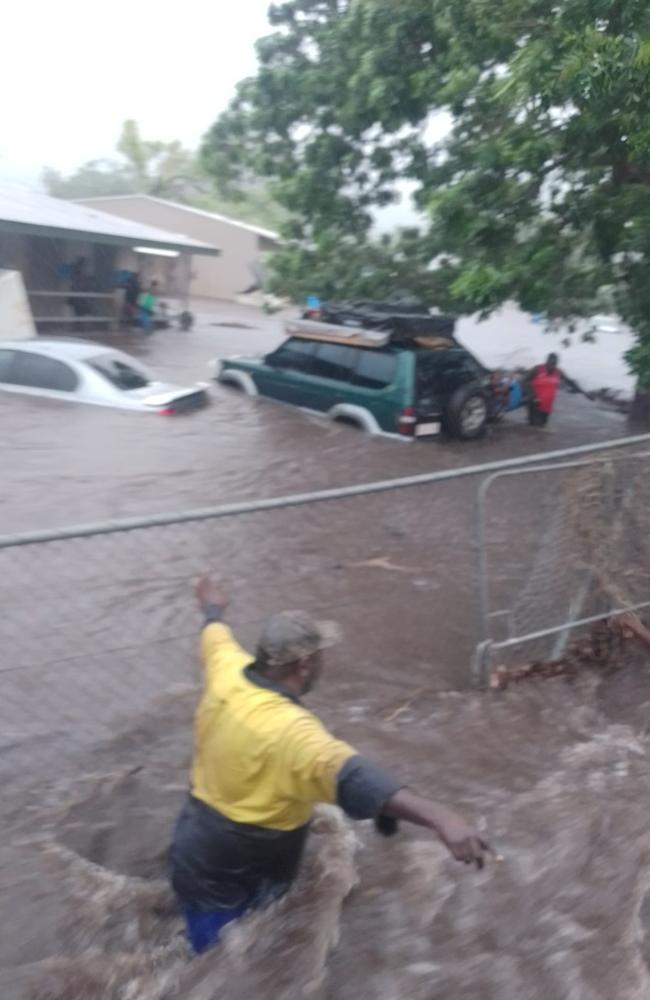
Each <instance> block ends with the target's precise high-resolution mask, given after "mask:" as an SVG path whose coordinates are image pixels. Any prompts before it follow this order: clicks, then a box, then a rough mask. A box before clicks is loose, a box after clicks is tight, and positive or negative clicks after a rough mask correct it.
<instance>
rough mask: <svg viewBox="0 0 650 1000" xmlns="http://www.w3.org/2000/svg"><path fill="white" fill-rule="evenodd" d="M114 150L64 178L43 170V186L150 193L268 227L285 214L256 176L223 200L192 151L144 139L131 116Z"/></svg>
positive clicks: (63, 194)
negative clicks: (115, 155) (114, 154)
mask: <svg viewBox="0 0 650 1000" xmlns="http://www.w3.org/2000/svg"><path fill="white" fill-rule="evenodd" d="M116 149H117V152H118V154H119V159H115V160H91V161H89V162H88V163H84V164H82V166H81V167H79V168H78V170H76V171H75V172H74V173H72V174H70V175H69V176H67V177H65V176H62V175H61V174H60V173H59V172H58V171H56V170H53V169H52V168H50V167H48V168H46V169H45V170H44V171H43V177H42V179H43V184H44V186H45V188H46V190H47V191H48V193H49V194H52V195H54V196H55V197H57V198H94V197H99V196H102V195H121V194H149V195H153V196H154V197H157V198H166V199H169V200H171V201H178V202H181V203H183V204H187V205H193V206H194V207H196V208H204V209H206V210H207V211H213V212H221V213H222V214H224V215H229V216H232V217H233V218H236V219H240V220H242V221H243V222H252V223H256V224H257V225H263V226H269V227H276V226H277V225H279V224H280V222H281V221H283V220H284V219H285V218H286V213H285V212H284V211H283V209H282V208H281V207H280V206H279V205H277V204H276V203H275V202H274V201H273V199H272V198H271V197H270V195H269V193H268V188H267V185H266V184H265V183H264V182H261V181H260V180H259V179H258V178H251V180H250V182H249V183H248V185H247V187H246V190H245V191H242V192H241V193H240V194H239V196H238V197H237V198H225V197H223V196H222V195H221V194H220V193H219V192H218V190H216V189H215V184H214V180H213V179H212V178H210V177H209V176H208V174H207V173H206V171H205V170H204V168H203V165H202V161H201V158H200V157H199V156H198V155H197V153H196V152H194V151H193V150H189V149H186V148H185V147H184V146H183V145H182V143H180V142H178V140H174V141H173V142H160V141H157V140H150V139H143V138H142V136H141V134H140V129H139V127H138V124H137V122H135V121H133V120H128V121H125V122H124V125H123V126H122V132H121V134H120V137H119V139H118V142H117V146H116Z"/></svg>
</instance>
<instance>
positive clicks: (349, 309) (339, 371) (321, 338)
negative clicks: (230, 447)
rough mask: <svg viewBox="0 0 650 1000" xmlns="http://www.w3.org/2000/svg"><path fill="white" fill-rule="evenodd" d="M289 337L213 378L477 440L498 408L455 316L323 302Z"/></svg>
mask: <svg viewBox="0 0 650 1000" xmlns="http://www.w3.org/2000/svg"><path fill="white" fill-rule="evenodd" d="M287 334H288V339H287V340H286V341H285V342H284V343H283V344H281V345H280V346H279V347H278V348H276V350H274V351H272V352H271V353H270V354H267V355H266V356H263V357H232V358H226V359H224V360H223V361H221V362H220V365H219V371H218V373H217V376H216V377H217V379H218V381H220V382H222V383H225V384H229V385H233V386H236V387H237V388H239V389H242V390H244V391H245V392H247V393H249V394H250V395H261V396H268V397H270V398H271V399H276V400H279V401H281V402H283V403H290V404H293V405H294V406H299V407H303V408H305V409H308V410H313V411H317V412H319V413H324V414H326V415H327V416H329V417H330V418H331V419H332V420H338V421H343V422H345V423H349V424H353V425H356V426H358V427H360V428H362V429H364V430H367V431H370V432H371V433H375V434H388V435H398V436H401V437H406V438H413V437H430V436H432V435H436V434H438V433H440V431H441V430H445V431H446V432H447V433H449V434H451V435H452V436H454V437H458V438H461V439H472V438H478V437H480V436H481V435H482V434H484V433H485V430H486V427H487V425H488V423H489V421H490V420H491V419H494V418H495V417H496V416H498V415H499V414H500V412H501V408H502V407H501V402H500V398H499V396H498V394H497V393H496V391H495V389H494V385H493V379H492V374H491V372H490V371H489V370H488V369H487V368H485V367H484V366H483V365H482V364H481V363H480V362H479V361H478V360H477V359H476V358H475V357H474V356H473V355H472V354H471V353H470V352H469V351H468V350H466V349H465V348H464V347H463V346H462V345H461V344H459V343H458V341H456V340H455V339H454V318H453V317H449V316H440V315H431V314H430V313H428V312H426V311H423V310H415V309H414V310H411V311H396V310H395V308H394V307H393V309H392V310H391V309H390V308H388V307H386V306H385V305H384V304H382V303H356V304H354V305H349V306H348V305H346V306H339V305H337V306H324V307H322V308H321V309H320V310H319V312H318V314H317V315H314V314H313V313H312V314H310V316H309V318H304V317H303V318H302V319H299V320H295V321H293V322H289V323H288V324H287Z"/></svg>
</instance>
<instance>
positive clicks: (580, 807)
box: [0, 307, 650, 1000]
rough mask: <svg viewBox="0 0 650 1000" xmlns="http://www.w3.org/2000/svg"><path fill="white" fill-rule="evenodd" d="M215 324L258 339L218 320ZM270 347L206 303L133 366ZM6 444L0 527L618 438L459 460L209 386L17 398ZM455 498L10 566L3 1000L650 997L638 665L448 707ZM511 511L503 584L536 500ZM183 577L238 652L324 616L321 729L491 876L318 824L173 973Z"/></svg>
mask: <svg viewBox="0 0 650 1000" xmlns="http://www.w3.org/2000/svg"><path fill="white" fill-rule="evenodd" d="M231 318H232V319H233V320H235V321H237V322H242V321H245V322H246V323H247V325H248V326H249V327H251V328H249V329H241V328H228V327H222V326H219V327H215V326H212V325H211V324H212V323H213V322H216V321H218V322H224V321H228V320H229V319H231ZM278 337H279V334H278V330H277V324H276V321H275V320H269V319H267V318H261V317H259V316H258V315H256V314H254V313H247V312H242V311H241V310H236V309H234V308H233V309H226V308H225V307H224V308H223V309H222V310H221V311H220V312H219V313H218V314H215V315H214V316H210V315H207V314H206V315H205V316H203V317H202V322H201V323H200V325H199V326H198V328H197V329H196V330H195V331H193V332H192V333H191V334H189V335H188V336H187V337H185V336H184V335H180V334H177V333H174V334H171V333H170V334H168V335H164V334H160V335H157V336H156V337H155V338H153V339H152V340H149V341H146V342H145V343H138V342H131V343H130V344H128V345H127V347H128V348H129V349H130V350H132V351H136V352H138V353H141V354H142V355H143V356H145V357H147V358H148V360H149V361H150V363H151V364H152V365H155V366H156V367H157V368H158V369H159V370H160V371H161V372H162V373H164V374H165V375H166V376H168V377H170V376H173V377H174V378H176V379H180V378H187V379H189V380H192V379H195V378H202V377H205V372H206V367H205V365H206V361H207V360H208V359H209V358H210V357H211V356H216V355H221V354H227V353H232V352H233V351H234V350H238V349H241V350H243V351H250V350H260V349H261V350H264V349H266V348H267V346H268V347H271V346H272V345H273V344H274V343H276V342H277V340H278ZM0 419H1V420H2V423H3V428H4V430H5V432H6V431H8V433H5V434H3V473H2V476H3V486H4V489H3V491H2V496H1V497H0V513H1V514H2V523H3V531H4V532H5V533H9V532H11V531H16V530H30V529H33V528H45V527H50V526H57V525H69V524H73V523H77V522H83V521H96V520H99V519H103V518H107V517H119V516H127V515H133V514H144V513H151V512H156V511H168V510H178V511H183V510H187V509H189V508H192V507H199V506H201V507H203V506H207V505H210V504H216V503H219V502H221V501H223V500H234V499H244V498H246V497H255V496H272V495H277V494H282V493H286V492H290V491H295V490H297V489H306V488H319V487H323V486H326V485H336V484H346V483H349V482H362V481H367V480H372V479H375V478H380V477H381V478H386V477H389V476H395V475H403V474H408V473H411V472H415V471H427V470H430V469H434V468H444V467H453V466H460V465H465V464H470V463H474V462H479V461H484V460H488V459H490V458H496V457H502V456H506V455H511V454H523V453H525V452H527V451H537V450H549V449H552V448H556V447H560V446H564V445H567V444H572V443H581V442H583V441H587V440H605V439H607V438H609V437H615V436H618V435H621V434H623V433H624V432H625V426H624V424H623V423H622V422H621V421H620V419H619V418H618V417H614V416H613V415H611V414H609V413H605V412H602V411H600V410H594V409H591V408H589V407H588V404H586V403H584V402H582V401H573V400H565V399H562V400H561V403H560V406H559V410H558V413H557V414H556V416H555V419H554V422H553V424H552V425H551V429H550V430H549V432H548V433H542V434H538V433H537V434H536V433H534V432H532V431H530V430H529V429H528V428H526V427H525V426H523V425H522V424H521V423H520V422H519V421H518V420H517V419H513V420H510V421H508V422H506V423H504V425H503V426H502V427H500V428H498V429H497V430H496V431H495V432H494V433H493V434H491V435H490V436H489V438H488V439H487V440H486V441H484V442H480V443H477V444H471V445H459V444H453V443H449V442H447V443H435V444H418V445H413V446H402V445H400V444H396V443H394V442H389V441H371V440H369V439H368V438H366V437H364V436H363V435H360V434H357V433H355V432H352V431H350V430H348V429H346V428H338V427H329V426H327V425H323V424H322V422H321V421H319V420H317V419H315V418H313V417H308V416H305V415H303V414H300V413H297V412H295V411H291V410H288V409H284V408H281V407H277V406H273V405H271V404H268V403H264V402H263V401H250V400H248V399H245V398H243V397H241V396H238V395H235V394H232V393H229V392H227V391H225V390H220V389H217V390H215V398H214V403H213V405H212V407H211V408H210V409H209V410H208V411H206V412H205V413H201V414H196V415H193V416H192V417H191V418H188V419H182V420H178V421H174V420H167V419H164V418H158V417H148V416H143V415H129V414H124V413H119V412H112V411H109V410H100V409H97V410H95V409H92V408H85V407H73V406H65V405H56V404H54V403H48V402H45V401H33V400H26V399H20V398H19V397H9V396H3V397H0ZM526 489H528V492H526ZM474 491H475V483H472V482H471V481H470V480H463V481H459V482H456V483H449V484H444V485H442V486H440V487H439V488H437V489H433V488H427V489H426V490H418V491H408V492H401V493H399V494H391V495H383V496H381V497H374V498H368V499H363V498H361V499H355V500H349V501H345V502H342V503H340V504H333V505H327V506H320V507H315V508H305V509H301V510H300V511H293V512H292V511H288V512H278V513H277V514H273V515H269V516H266V515H264V516H262V515H253V516H251V517H250V518H244V519H241V520H240V521H228V522H219V523H217V524H212V525H209V526H202V527H200V528H199V527H196V528H192V530H191V531H190V530H189V529H187V528H184V529H182V530H179V531H176V530H175V529H165V530H160V531H158V529H156V531H153V532H151V533H149V534H147V533H137V534H134V535H132V536H124V537H120V538H107V539H94V540H89V541H88V542H85V543H82V542H74V543H66V545H61V546H58V545H54V546H49V547H42V548H40V549H29V550H20V551H19V550H15V551H12V552H11V553H10V554H9V553H4V554H3V555H2V560H4V562H3V561H2V560H0V570H1V573H0V580H1V583H0V592H1V597H2V606H3V608H4V609H5V611H4V616H3V617H4V623H3V625H2V627H1V629H0V635H1V636H2V651H1V652H0V660H1V664H2V671H3V672H2V679H3V694H4V697H3V708H2V710H0V711H1V713H2V716H1V717H2V736H1V740H2V742H1V743H0V746H1V749H2V752H1V753H0V768H2V773H3V780H4V793H3V804H2V814H3V823H4V827H5V834H4V836H3V839H2V844H1V845H0V882H1V883H2V896H1V901H0V907H1V909H2V924H3V935H2V944H1V945H0V967H1V969H0V995H1V996H2V998H3V1000H5V998H6V1000H14V998H20V1000H23V998H29V1000H37V998H38V1000H46V998H47V1000H82V998H83V1000H95V998H100V997H101V998H106V1000H172V998H175V1000H176V998H178V1000H217V998H218V1000H224V998H228V997H233V998H235V997H238V998H240V997H244V996H245V997H260V998H268V1000H282V998H286V1000H289V998H299V997H317V998H332V1000H353V998H368V1000H371V998H377V1000H384V998H385V1000H398V998H400V1000H401V998H405V997H408V998H413V1000H420V998H421V1000H434V998H435V1000H438V998H440V1000H443V998H444V1000H447V998H450V997H459V998H460V997H462V998H464V1000H465V998H467V1000H533V998H535V1000H536V998H540V1000H542V998H544V1000H549V998H550V1000H574V998H575V1000H632V998H634V1000H637V998H638V1000H641V998H646V997H647V996H648V995H650V974H649V973H648V967H647V964H646V959H647V957H648V954H649V953H650V945H649V944H648V942H647V938H646V926H647V924H646V919H645V910H644V900H645V897H646V893H647V890H648V883H649V880H650V836H649V834H648V815H649V811H650V807H649V805H648V803H649V801H650V795H649V793H650V787H649V786H650V769H649V767H648V764H649V759H648V736H647V725H648V717H649V716H648V702H649V701H650V695H649V692H650V664H649V663H648V659H647V658H646V659H645V660H644V659H643V657H642V656H641V655H640V654H639V655H637V654H636V653H634V652H633V651H630V652H629V654H628V657H627V662H626V666H625V668H624V669H623V670H621V671H619V672H617V673H615V674H612V675H611V676H610V675H607V676H604V677H603V676H601V675H600V674H596V673H592V672H590V671H588V670H587V671H586V672H585V674H584V676H581V677H580V678H579V679H578V680H576V681H574V682H572V683H567V682H566V681H564V680H556V681H552V682H547V683H543V684H538V685H521V686H520V687H517V688H512V689H509V690H508V691H506V692H505V693H500V694H498V695H494V694H490V695H486V694H479V693H476V692H469V691H468V690H466V688H467V678H468V661H469V655H470V653H471V650H472V647H473V644H474V641H475V637H476V603H475V597H476V593H475V568H474V554H473V552H472V549H471V546H470V544H469V542H470V539H471V532H472V529H473V498H474ZM510 504H511V506H510V507H509V508H508V511H509V517H510V522H509V523H511V524H512V533H511V534H510V535H507V536H506V537H505V543H506V544H507V543H508V539H510V546H511V548H512V547H513V546H514V549H515V551H514V552H513V551H509V556H508V558H509V560H510V563H511V564H512V572H513V573H514V574H515V575H516V572H517V555H518V553H521V552H523V551H524V550H525V549H526V546H528V545H530V544H531V536H532V538H533V540H534V535H535V531H536V530H537V525H536V520H535V517H536V515H535V506H534V495H532V494H531V493H530V490H529V488H525V489H523V491H522V493H521V495H518V494H517V493H516V492H515V494H514V495H511V496H510ZM504 516H505V515H504ZM513 539H514V541H513ZM510 563H508V565H510ZM203 566H207V567H208V568H214V569H216V570H217V571H219V572H221V573H223V574H225V576H226V577H227V579H228V581H229V585H230V588H231V591H232V596H233V603H232V609H231V620H232V622H233V624H234V625H235V626H236V628H237V629H238V631H239V633H240V634H241V636H242V638H243V639H244V641H246V642H249V643H252V642H253V641H254V637H255V634H256V630H257V628H258V626H259V622H260V621H261V620H262V619H263V617H264V616H265V615H266V614H268V613H269V612H270V611H272V610H274V609H277V608H278V607H280V606H296V605H302V606H305V607H307V608H308V609H311V610H314V611H324V610H326V611H327V613H328V614H330V615H331V614H334V615H335V616H336V617H337V618H338V619H339V620H340V621H341V623H342V625H343V627H344V631H345V642H344V644H343V646H342V647H341V648H339V649H338V650H336V651H335V652H334V653H333V654H332V657H331V661H330V664H329V669H328V671H327V672H326V675H325V677H324V679H323V683H322V686H321V689H320V690H319V691H318V692H316V693H315V695H314V697H313V699H312V705H313V707H314V708H315V709H316V710H317V711H318V712H319V714H321V715H322V717H323V718H324V720H325V721H326V723H327V724H328V725H329V726H330V727H331V728H332V729H333V730H335V731H336V733H337V734H339V735H340V736H342V737H343V738H346V739H348V740H350V741H351V742H353V743H354V744H355V745H356V746H357V747H358V748H359V749H360V750H361V751H362V752H364V753H366V754H369V755H371V756H373V757H375V758H376V759H377V760H378V761H380V762H381V763H383V764H384V765H386V766H388V767H390V768H391V769H393V770H394V771H396V772H397V773H398V774H399V775H400V776H401V777H402V778H403V780H404V781H405V783H408V784H409V785H411V786H413V787H417V788H418V789H420V790H421V791H423V792H426V793H429V794H431V795H432V796H435V797H439V798H441V799H443V800H446V801H449V802H452V803H456V804H458V805H459V806H460V807H462V808H463V809H464V810H465V811H466V812H468V813H469V814H470V815H472V816H474V817H475V818H477V820H478V821H479V822H480V824H481V825H482V827H483V828H484V829H485V831H486V835H487V836H488V837H489V838H490V839H491V840H492V841H493V842H494V844H495V845H496V846H497V848H498V849H499V851H500V852H501V853H502V854H503V856H504V861H503V862H501V863H496V862H494V863H490V864H489V865H488V867H487V869H486V870H485V871H484V872H483V873H476V872H473V871H468V870H466V869H465V868H464V867H462V866H457V865H456V864H455V863H454V862H453V861H452V860H450V859H449V857H448V856H447V854H446V852H445V851H444V850H443V849H442V848H441V847H440V846H439V845H438V844H437V843H436V842H435V841H434V840H433V839H432V838H431V837H429V836H427V835H426V834H425V833H424V831H421V830H417V829H409V830H406V829H405V830H403V831H402V833H401V834H400V836H399V837H397V838H392V839H388V840H384V839H381V838H378V837H377V836H376V835H375V833H374V831H373V829H372V827H371V826H370V825H369V824H357V825H355V826H354V828H353V827H352V826H351V825H350V824H348V823H347V822H346V821H345V820H343V819H342V818H341V817H340V816H339V814H338V813H337V812H336V811H335V810H334V811H333V810H324V811H323V813H322V814H320V815H319V818H318V820H317V822H316V824H315V829H314V835H313V837H312V838H311V844H310V850H309V854H308V857H307V859H306V861H305V865H304V869H303V872H302V874H301V878H300V880H299V882H298V883H297V884H296V886H295V887H294V889H293V890H292V893H291V894H290V896H289V897H288V898H286V899H285V900H283V901H282V902H281V903H279V904H278V905H277V906H276V907H275V908H274V909H272V910H270V911H267V912H265V913H262V914H257V915H255V916H254V917H252V918H251V919H250V920H244V921H242V922H241V923H240V925H239V926H237V927H233V928H232V929H231V931H230V932H229V933H228V934H227V935H226V936H225V939H224V944H223V946H222V947H221V948H220V949H219V950H218V951H215V952H214V953H212V954H208V955H206V956H204V957H203V958H201V959H200V960H196V961H193V962H188V956H187V953H186V950H185V945H184V941H183V937H182V928H181V926H180V923H179V920H178V917H177V915H176V913H175V910H174V907H173V901H172V900H171V898H170V895H169V891H168V889H167V885H166V881H165V878H164V874H165V852H166V848H167V843H168V839H169V833H170V828H171V825H172V823H173V819H174V815H175V812H176V810H177V809H178V806H179V803H180V801H181V799H182V796H183V794H184V790H185V787H186V781H187V777H186V776H187V766H188V761H189V754H190V726H191V717H192V711H193V707H194V705H195V703H196V697H197V686H196V682H197V677H198V672H197V665H196V660H195V652H194V647H195V636H196V633H197V631H198V620H197V618H196V615H195V612H194V611H193V608H192V601H191V595H190V580H191V577H192V576H193V575H194V574H195V573H196V572H198V571H199V570H200V569H201V568H202V567H203Z"/></svg>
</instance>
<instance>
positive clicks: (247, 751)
mask: <svg viewBox="0 0 650 1000" xmlns="http://www.w3.org/2000/svg"><path fill="white" fill-rule="evenodd" d="M196 593H197V597H198V600H199V603H200V606H201V609H202V612H203V615H204V619H205V627H204V630H203V634H202V640H201V650H202V659H203V666H204V683H205V686H204V692H203V697H202V700H201V702H200V705H199V708H198V711H197V715H196V721H195V748H194V761H193V767H192V777H191V791H190V794H189V795H188V797H187V799H186V802H185V804H184V806H183V809H182V811H181V814H180V816H179V819H178V822H177V824H176V829H175V832H174V835H173V841H172V847H171V852H170V861H171V877H172V885H173V888H174V891H175V893H176V896H177V898H178V901H179V903H180V907H181V909H182V911H183V914H184V916H185V919H186V923H187V929H188V936H189V939H190V942H191V944H192V947H193V948H194V951H195V952H197V953H200V952H202V951H204V950H206V949H207V948H209V947H210V946H212V945H214V944H215V943H216V942H217V940H218V938H219V934H220V932H221V930H222V928H223V927H224V926H225V925H226V924H228V923H230V922H231V921H233V920H236V919H237V918H238V917H241V916H242V915H243V914H244V913H246V912H247V911H249V910H253V909H259V908H263V907H265V906H267V905H268V904H270V903H271V902H273V901H274V900H276V899H278V898H279V897H281V896H282V895H284V893H285V892H286V891H287V889H288V888H289V886H290V885H291V883H292V881H293V880H294V878H295V876H296V874H297V871H298V868H299V865H300V860H301V856H302V852H303V848H304V845H305V841H306V838H307V835H308V832H309V823H310V819H311V815H312V811H313V807H314V805H315V804H316V803H318V802H325V803H332V804H334V803H337V804H338V805H339V806H340V807H341V808H342V809H343V810H344V811H345V812H346V813H347V815H348V816H350V817H351V818H352V819H355V820H362V819H374V820H375V822H376V825H377V827H378V829H379V830H380V831H381V832H383V833H392V832H395V830H396V828H397V821H398V820H400V819H403V820H407V821H409V822H411V823H415V824H417V825H419V826H424V827H427V828H428V829H430V830H431V831H432V832H434V833H435V834H436V835H437V836H438V837H439V838H440V839H441V840H442V842H443V843H444V844H445V845H446V846H447V848H448V849H449V851H450V852H451V854H452V855H453V856H454V857H455V858H456V859H457V860H458V861H462V862H465V863H466V864H476V865H477V866H478V867H479V868H480V867H482V866H483V863H484V855H485V852H486V851H487V850H489V847H488V845H487V843H486V842H485V841H484V840H483V839H482V838H481V837H480V835H479V834H478V832H477V831H476V830H475V829H474V828H473V826H471V825H470V824H469V823H468V822H467V821H466V820H465V819H464V818H463V817H462V816H460V815H459V814H458V813H456V812H455V811H454V810H452V809H450V808H448V807H447V806H444V805H441V804H440V803H437V802H432V801H429V800H428V799H425V798H422V797H421V796H419V795H417V794H416V793H415V792H412V791H409V790H408V789H406V788H404V787H403V783H402V782H401V781H400V780H399V779H398V778H396V777H394V776H393V775H391V774H389V773H387V772H386V771H384V770H383V769H382V768H380V767H378V766H377V765H376V764H374V763H372V762H371V761H369V760H366V759H365V758H364V757H362V756H360V755H359V754H358V753H357V751H356V750H355V749H354V748H353V747H351V746H350V745H349V744H347V743H344V742H343V741H341V740H338V739H336V738H335V737H333V736H332V735H330V733H329V732H328V731H327V730H326V729H325V728H324V726H323V725H322V724H321V723H320V722H319V720H318V719H317V718H316V716H315V715H313V714H312V713H311V712H309V711H308V710H307V709H306V708H304V707H303V706H302V704H301V702H300V698H301V697H302V695H304V694H306V693H307V692H308V691H309V690H311V688H312V687H313V685H314V684H315V682H316V681H317V680H318V678H319V676H320V674H321V671H322V668H323V653H322V651H323V649H324V648H325V647H326V646H327V645H330V644H331V642H332V641H333V639H334V629H333V628H332V626H331V624H327V623H318V622H316V621H314V620H313V619H311V618H310V616H308V615H306V614H305V613H303V612H299V611H297V612H283V613H281V614H277V615H274V616H273V617H272V618H270V619H269V620H268V621H267V623H266V624H265V626H264V627H263V629H262V632H261V635H260V637H259V641H258V645H257V652H256V655H255V657H252V656H251V655H250V654H249V653H247V652H246V651H245V650H244V649H242V647H241V646H240V645H239V644H238V643H237V641H236V640H235V638H234V637H233V635H232V632H231V631H230V629H229V628H228V626H227V625H225V624H224V622H223V616H224V611H225V608H226V606H227V600H226V598H225V596H224V595H223V594H222V593H221V591H220V590H219V589H218V588H217V587H215V586H214V585H212V584H211V583H210V581H209V580H208V579H206V578H204V579H202V580H200V581H199V583H198V584H197V587H196Z"/></svg>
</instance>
